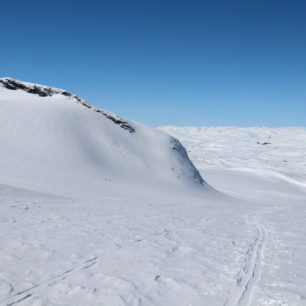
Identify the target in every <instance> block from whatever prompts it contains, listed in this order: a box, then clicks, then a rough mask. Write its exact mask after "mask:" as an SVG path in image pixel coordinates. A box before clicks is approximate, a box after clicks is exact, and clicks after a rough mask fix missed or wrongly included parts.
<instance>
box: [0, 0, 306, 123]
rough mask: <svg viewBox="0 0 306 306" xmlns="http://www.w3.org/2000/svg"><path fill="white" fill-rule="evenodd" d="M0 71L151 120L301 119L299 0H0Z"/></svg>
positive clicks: (305, 79)
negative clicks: (63, 89)
mask: <svg viewBox="0 0 306 306" xmlns="http://www.w3.org/2000/svg"><path fill="white" fill-rule="evenodd" d="M0 26H1V28H0V29H1V30H0V31H1V36H0V37H1V39H0V44H1V47H0V68H1V76H11V77H14V78H18V79H21V80H27V81H32V82H37V83H43V84H47V85H52V86H56V87H61V88H65V89H67V90H70V91H72V92H74V93H76V94H78V95H80V96H82V97H84V98H86V99H88V100H89V101H90V102H92V103H93V104H95V105H98V106H100V107H102V108H104V109H108V110H111V111H114V112H117V113H118V114H120V115H121V116H124V117H126V118H129V119H134V120H137V121H142V122H145V123H148V124H151V125H154V126H156V125H165V124H175V125H197V126H208V125H240V126H289V125H294V126H298V125H304V126H306V1H305V0H300V1H295V0H241V1H236V0H233V1H230V0H224V1H218V0H216V1H214V0H210V1H205V0H203V1H193V0H186V1H180V0H161V1H159V0H141V1H133V0H126V1H116V0H109V1H103V0H101V1H98V0H96V1H91V0H86V1H85V0H84V1H78V0H75V1H65V0H62V1H58V0H53V1H42V0H41V1H36V0H34V1H31V0H28V1H24V0H15V1H2V2H1V7H0Z"/></svg>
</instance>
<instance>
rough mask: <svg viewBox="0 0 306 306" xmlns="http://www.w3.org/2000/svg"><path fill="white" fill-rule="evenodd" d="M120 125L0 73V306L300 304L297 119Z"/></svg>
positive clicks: (305, 298)
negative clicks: (13, 84) (288, 122)
mask: <svg viewBox="0 0 306 306" xmlns="http://www.w3.org/2000/svg"><path fill="white" fill-rule="evenodd" d="M30 86H32V85H30ZM131 125H133V127H134V128H135V133H129V132H128V131H127V130H125V129H122V128H121V127H120V126H118V125H116V124H114V122H112V121H111V120H109V119H108V118H106V117H105V116H101V114H99V113H97V112H95V111H93V109H89V108H87V107H84V106H83V105H82V104H80V103H76V100H75V98H74V97H66V96H63V95H62V94H61V93H56V94H54V95H52V96H47V97H40V96H37V95H35V94H31V93H27V92H25V91H23V90H20V89H18V90H9V89H7V88H4V87H3V86H1V84H0V140H1V147H0V157H1V159H0V209H1V214H0V233H1V235H0V246H1V251H0V305H1V306H2V305H6V306H8V305H20V306H22V305H31V306H32V305H37V306H38V305H41V306H45V305H47V306H49V305H53V306H55V305H57V306H58V305H60V306H61V305H74V306H78V305H80V306H84V305H86V306H87V305H89V306H90V305H99V306H100V305H102V306H127V305H129V306H206V305H207V306H215V305H220V306H246V305H251V306H257V305H282V306H284V305H288V306H289V305H290V306H292V305H293V306H294V305H299V306H301V305H306V236H305V233H306V222H305V220H306V172H305V169H306V164H305V160H306V159H305V152H306V151H305V149H306V148H305V147H306V141H305V137H306V129H304V128H286V129H285V128H281V129H268V128H248V129H247V128H245V129H243V128H234V127H233V128H228V127H222V128H178V127H163V128H161V129H162V130H164V131H166V132H168V133H170V134H172V135H174V136H175V137H177V138H178V139H179V140H180V141H181V142H182V143H183V144H184V145H185V147H186V148H187V150H188V153H189V156H190V157H191V159H192V161H193V162H194V164H195V166H196V167H197V168H198V169H199V170H200V172H201V174H202V176H203V177H204V178H205V179H206V180H207V182H208V183H209V184H210V185H211V186H213V187H214V188H216V189H217V190H219V191H217V190H214V189H213V188H211V187H210V186H209V185H208V184H206V183H205V182H202V180H201V176H200V175H199V173H198V172H197V170H196V169H195V168H194V166H193V164H192V163H191V162H190V161H189V159H188V156H187V155H186V152H185V151H184V149H183V147H182V146H181V145H180V143H179V142H177V141H176V140H175V139H174V138H171V137H170V136H167V135H166V134H164V133H163V132H161V131H158V130H155V129H153V128H149V127H146V126H144V125H142V124H139V123H135V122H131ZM257 142H260V144H257ZM264 142H269V143H270V144H265V145H262V143H264ZM173 148H175V149H173Z"/></svg>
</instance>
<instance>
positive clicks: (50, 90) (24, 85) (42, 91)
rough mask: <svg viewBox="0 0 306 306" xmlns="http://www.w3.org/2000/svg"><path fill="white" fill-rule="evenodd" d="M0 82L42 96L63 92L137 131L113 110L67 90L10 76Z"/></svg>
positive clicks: (11, 87) (120, 124) (0, 79)
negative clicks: (94, 104) (91, 102)
mask: <svg viewBox="0 0 306 306" xmlns="http://www.w3.org/2000/svg"><path fill="white" fill-rule="evenodd" d="M0 84H2V85H3V86H4V87H5V88H7V89H10V90H23V91H25V92H27V93H30V94H34V95H38V96H40V97H52V96H53V95H56V94H61V95H63V96H65V97H70V98H73V99H75V100H76V102H77V103H80V104H82V105H83V106H85V107H87V108H89V109H92V110H94V111H95V112H97V113H100V114H102V115H104V116H105V117H106V118H108V119H110V120H111V121H113V122H114V123H115V124H117V125H119V126H120V127H121V128H123V129H124V130H127V131H129V132H130V133H134V132H135V128H134V127H133V126H132V125H131V124H130V123H129V122H128V121H126V120H124V119H122V118H120V117H119V116H117V115H115V114H113V113H111V112H106V111H104V110H101V109H98V108H96V107H94V106H93V105H91V104H90V103H88V102H87V101H86V100H84V99H82V98H80V97H78V96H76V95H74V94H72V93H70V92H68V91H66V90H63V89H59V88H54V87H49V86H44V85H39V84H34V83H29V82H22V81H19V80H16V79H13V78H8V77H6V78H0Z"/></svg>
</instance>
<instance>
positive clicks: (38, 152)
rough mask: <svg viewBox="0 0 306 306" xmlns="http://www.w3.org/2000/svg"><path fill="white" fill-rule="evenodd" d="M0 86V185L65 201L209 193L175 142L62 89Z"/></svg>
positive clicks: (16, 83) (14, 83)
mask: <svg viewBox="0 0 306 306" xmlns="http://www.w3.org/2000/svg"><path fill="white" fill-rule="evenodd" d="M0 81H1V83H0V126H1V129H0V143H1V146H0V156H1V159H0V184H1V183H3V184H7V185H12V186H15V187H22V188H25V189H31V190H36V191H43V192H46V191H47V192H50V193H56V194H64V195H68V196H71V195H82V196H83V195H84V194H85V195H86V196H87V195H88V194H90V195H94V196H101V195H103V196H105V195H110V196H113V195H114V194H115V195H116V196H118V194H121V195H124V196H125V195H126V193H135V188H136V189H137V190H141V191H142V192H143V193H145V194H148V193H150V192H151V191H152V190H154V191H156V190H159V191H161V190H162V191H163V192H165V193H166V194H171V192H170V191H169V190H171V189H172V190H173V191H174V194H176V193H177V192H181V191H182V192H185V191H187V192H192V193H194V191H195V189H196V190H197V191H199V192H202V191H203V190H204V191H205V190H208V189H210V188H209V187H208V185H207V184H206V183H205V181H204V180H203V178H202V177H201V174H200V173H199V171H198V170H197V169H196V168H195V167H194V165H193V163H192V162H191V161H190V159H189V157H188V155H187V152H186V150H185V148H184V147H183V146H182V145H181V143H180V142H179V141H178V140H177V139H175V138H174V137H172V136H170V135H168V134H166V133H164V132H161V131H159V130H157V129H154V128H151V127H148V126H145V125H143V124H140V123H137V122H132V125H131V124H130V123H129V122H127V121H124V120H122V119H121V118H119V117H117V116H116V115H114V114H111V113H107V112H104V111H103V110H99V109H96V108H95V107H94V106H92V105H90V104H89V103H87V102H86V100H84V99H81V98H79V97H77V96H74V95H73V94H70V93H69V92H67V91H65V90H62V89H57V88H51V87H47V86H42V85H37V84H31V83H26V82H20V81H16V80H13V79H9V78H5V79H0ZM83 106H85V107H83ZM101 114H102V115H103V116H101ZM113 123H115V124H113ZM127 131H129V133H127ZM140 186H142V187H140ZM143 190H147V191H146V192H144V191H143ZM137 193H139V192H138V191H137ZM153 195H154V194H153Z"/></svg>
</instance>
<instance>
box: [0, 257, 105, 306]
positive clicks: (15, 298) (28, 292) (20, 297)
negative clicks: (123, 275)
mask: <svg viewBox="0 0 306 306" xmlns="http://www.w3.org/2000/svg"><path fill="white" fill-rule="evenodd" d="M98 260H99V257H94V258H91V259H88V260H85V261H84V262H82V263H81V264H79V265H77V266H75V267H73V268H71V269H68V270H66V271H64V272H63V273H60V274H58V275H56V276H53V277H51V278H49V279H48V280H46V281H44V282H42V283H40V284H37V285H33V286H32V287H29V288H28V289H24V290H21V291H19V292H17V293H15V294H13V295H11V296H8V297H6V298H4V299H2V300H0V303H1V305H4V304H2V302H5V303H6V304H5V305H6V306H12V305H16V304H18V303H19V302H22V301H24V300H26V299H28V298H30V297H31V296H32V295H33V294H34V293H35V292H36V291H37V290H38V289H42V288H48V287H51V286H54V285H55V284H58V283H60V282H61V281H63V280H65V279H66V278H68V277H70V276H71V275H72V274H73V273H75V272H80V271H84V270H87V269H89V268H91V267H92V266H94V265H95V264H96V263H97V261H98Z"/></svg>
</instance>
